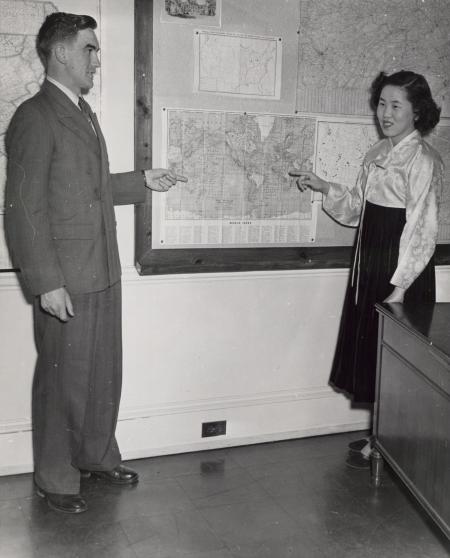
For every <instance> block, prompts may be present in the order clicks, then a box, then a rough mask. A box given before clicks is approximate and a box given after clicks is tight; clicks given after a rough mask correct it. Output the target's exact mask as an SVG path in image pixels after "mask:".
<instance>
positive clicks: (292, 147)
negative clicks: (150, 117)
mask: <svg viewBox="0 0 450 558" xmlns="http://www.w3.org/2000/svg"><path fill="white" fill-rule="evenodd" d="M315 128H316V123H315V119H312V118H300V117H295V116H276V115H269V114H245V113H235V112H216V111H200V110H176V109H169V110H167V141H166V146H167V147H166V148H167V156H166V161H165V163H164V164H167V165H168V166H169V167H170V168H172V169H174V170H176V172H178V173H180V174H183V175H185V176H186V177H187V178H188V182H187V184H183V186H182V187H179V188H178V187H177V188H173V189H172V190H170V192H169V193H168V194H167V196H161V197H160V199H159V200H160V203H161V206H160V209H159V213H158V217H159V219H157V221H159V223H160V226H159V228H158V226H157V227H156V228H154V232H157V234H156V235H154V237H153V238H154V239H155V236H156V237H157V240H156V242H157V244H158V245H160V247H164V246H161V245H165V247H167V246H168V245H180V244H187V245H192V244H198V245H199V246H202V245H211V244H217V245H223V244H235V245H245V244H249V243H253V244H259V245H271V244H274V243H286V244H290V243H294V244H295V243H298V242H311V241H312V240H313V239H314V235H315V217H316V212H315V209H314V205H317V204H312V203H311V194H310V193H309V192H305V193H301V192H300V191H299V190H298V189H297V187H296V186H295V184H293V181H292V180H291V179H290V177H289V176H288V169H289V168H291V167H293V166H296V167H298V168H306V169H312V166H313V158H314V136H315ZM158 231H159V232H158ZM158 235H159V236H158Z"/></svg>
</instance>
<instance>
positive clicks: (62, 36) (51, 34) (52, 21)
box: [36, 12, 97, 68]
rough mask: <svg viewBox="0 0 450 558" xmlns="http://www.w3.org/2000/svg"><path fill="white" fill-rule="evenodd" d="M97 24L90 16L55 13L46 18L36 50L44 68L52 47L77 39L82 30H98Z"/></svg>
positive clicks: (37, 39) (38, 36)
mask: <svg viewBox="0 0 450 558" xmlns="http://www.w3.org/2000/svg"><path fill="white" fill-rule="evenodd" d="M96 28H97V22H96V21H95V19H94V18H93V17H91V16H88V15H77V14H66V13H64V12H54V13H53V14H50V15H48V16H47V17H46V18H45V21H44V23H43V24H42V26H41V28H40V29H39V33H38V35H37V38H36V48H37V51H38V54H39V58H40V59H41V61H42V63H43V64H44V67H45V68H47V62H48V59H49V57H50V53H51V49H52V46H53V45H54V44H55V43H57V42H59V41H67V40H71V39H75V37H76V35H77V33H78V31H81V30H82V29H96Z"/></svg>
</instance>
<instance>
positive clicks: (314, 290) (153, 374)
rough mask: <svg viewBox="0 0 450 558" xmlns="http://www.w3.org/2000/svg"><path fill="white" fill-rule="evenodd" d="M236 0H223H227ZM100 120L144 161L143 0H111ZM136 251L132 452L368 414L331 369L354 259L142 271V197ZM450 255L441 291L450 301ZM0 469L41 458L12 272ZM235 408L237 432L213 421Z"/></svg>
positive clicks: (1, 301) (3, 323) (129, 245)
mask: <svg viewBox="0 0 450 558" xmlns="http://www.w3.org/2000/svg"><path fill="white" fill-rule="evenodd" d="M225 2H226V0H224V3H225ZM102 22H103V26H102V29H101V30H100V32H101V40H102V72H103V74H102V79H103V89H102V126H103V130H104V132H105V135H106V138H107V142H108V147H109V154H110V160H111V165H112V170H113V171H120V170H129V169H131V168H132V167H133V106H134V101H133V79H134V78H133V24H134V20H133V1H132V0H103V1H102ZM117 219H118V225H119V242H120V249H121V256H122V263H123V264H124V277H123V290H124V296H123V314H124V323H123V330H124V389H123V396H122V405H121V412H120V421H119V425H118V438H119V442H120V445H121V449H122V452H123V455H124V457H125V458H127V457H128V458H131V457H144V456H150V455H157V454H163V453H171V452H178V451H189V450H195V449H206V448H211V447H219V446H227V445H236V444H243V443H252V442H258V441H267V440H276V439H282V438H290V437H296V436H305V435H311V434H321V433H328V432H337V431H344V430H353V429H359V428H365V427H366V426H367V420H368V415H367V414H366V413H364V412H361V411H355V410H351V409H350V406H349V404H348V402H347V400H346V399H345V398H344V397H342V396H340V395H338V394H335V393H334V392H333V391H332V390H331V389H330V388H329V387H328V386H327V380H328V375H329V371H330V366H331V360H332V356H333V349H334V343H335V339H336V335H337V328H338V322H339V316H340V311H341V305H342V300H343V295H344V290H345V284H346V280H347V271H346V270H319V271H292V272H267V273H259V272H258V273H233V274H217V275H215V274H214V275H181V276H158V277H150V276H147V277H140V276H139V275H138V274H137V273H136V271H135V269H134V267H133V266H132V262H133V240H132V239H133V234H134V233H133V226H134V224H133V208H131V207H125V208H118V210H117ZM449 278H450V267H446V268H441V269H439V271H438V299H439V300H441V301H450V280H449ZM0 308H1V313H0V339H1V343H2V359H1V362H2V364H1V370H0V474H8V473H13V472H21V471H30V470H31V469H32V454H31V432H30V429H31V425H30V390H31V381H32V374H33V366H34V360H35V349H34V343H33V332H32V320H31V310H30V307H29V306H28V305H27V304H26V303H25V301H24V300H23V297H22V294H21V292H20V289H19V287H18V284H17V281H16V278H15V277H14V275H13V274H1V275H0ZM222 419H226V420H227V421H228V425H227V426H228V430H227V435H226V436H225V437H218V438H208V439H202V438H201V423H202V422H204V421H210V420H222Z"/></svg>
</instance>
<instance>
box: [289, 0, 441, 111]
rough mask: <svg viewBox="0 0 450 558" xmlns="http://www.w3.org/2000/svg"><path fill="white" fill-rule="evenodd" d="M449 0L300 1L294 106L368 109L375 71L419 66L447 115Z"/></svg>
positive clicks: (315, 109)
mask: <svg viewBox="0 0 450 558" xmlns="http://www.w3.org/2000/svg"><path fill="white" fill-rule="evenodd" d="M449 29H450V3H449V2H448V0H375V1H374V0H320V2H318V1H317V0H300V25H299V56H298V85H297V103H296V104H297V107H296V108H297V110H298V111H300V112H321V113H328V114H349V115H351V114H362V115H365V114H371V110H370V107H369V103H368V97H369V94H368V90H369V87H370V84H371V82H372V81H373V79H374V78H375V77H376V75H377V74H378V73H379V72H380V71H385V72H387V73H391V72H394V71H398V70H402V69H406V70H408V69H409V70H414V71H416V72H419V73H422V74H424V75H425V77H426V78H427V80H428V82H429V84H430V87H431V89H432V91H433V93H434V95H435V97H436V99H437V101H438V102H439V104H441V105H442V109H443V110H442V114H443V115H445V116H450V34H449V32H448V30H449Z"/></svg>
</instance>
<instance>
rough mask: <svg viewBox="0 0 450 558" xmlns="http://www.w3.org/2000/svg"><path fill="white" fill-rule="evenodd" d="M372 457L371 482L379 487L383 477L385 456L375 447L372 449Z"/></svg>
mask: <svg viewBox="0 0 450 558" xmlns="http://www.w3.org/2000/svg"><path fill="white" fill-rule="evenodd" d="M370 459H371V464H370V465H371V475H370V478H371V482H372V485H373V486H375V487H378V486H380V485H381V481H382V478H383V457H382V456H381V453H380V452H379V451H378V450H377V449H376V448H374V449H373V450H372V454H371V456H370Z"/></svg>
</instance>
